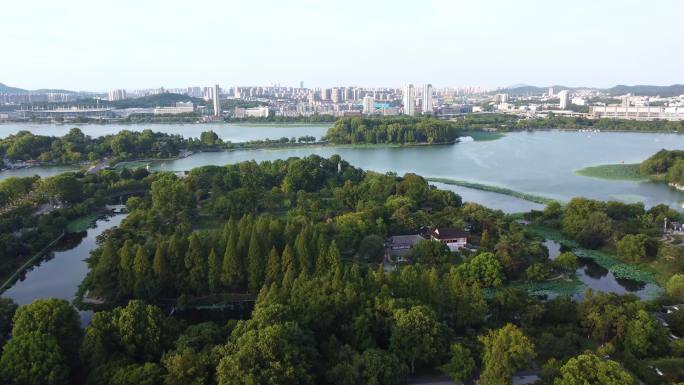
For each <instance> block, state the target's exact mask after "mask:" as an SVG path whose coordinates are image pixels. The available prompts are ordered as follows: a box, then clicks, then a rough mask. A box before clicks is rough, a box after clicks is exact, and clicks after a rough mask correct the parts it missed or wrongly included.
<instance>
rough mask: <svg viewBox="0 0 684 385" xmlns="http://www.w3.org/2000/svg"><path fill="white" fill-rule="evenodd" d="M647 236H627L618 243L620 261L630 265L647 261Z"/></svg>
mask: <svg viewBox="0 0 684 385" xmlns="http://www.w3.org/2000/svg"><path fill="white" fill-rule="evenodd" d="M647 242H648V236H646V235H645V234H636V235H632V234H627V235H625V236H624V237H622V239H621V240H619V241H618V242H617V254H618V257H619V258H620V259H622V260H623V261H626V262H630V263H640V262H642V261H644V260H645V259H646V243H647Z"/></svg>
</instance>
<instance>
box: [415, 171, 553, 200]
mask: <svg viewBox="0 0 684 385" xmlns="http://www.w3.org/2000/svg"><path fill="white" fill-rule="evenodd" d="M425 179H426V180H428V181H430V182H438V183H444V184H450V185H454V186H461V187H467V188H471V189H475V190H482V191H488V192H493V193H497V194H504V195H509V196H512V197H515V198H519V199H523V200H526V201H530V202H534V203H539V204H542V205H545V204H549V203H551V202H553V201H554V200H553V199H551V198H546V197H543V196H539V195H534V194H528V193H524V192H520V191H515V190H511V189H509V188H505V187H499V186H491V185H486V184H482V183H475V182H468V181H464V180H458V179H451V178H435V177H428V178H425Z"/></svg>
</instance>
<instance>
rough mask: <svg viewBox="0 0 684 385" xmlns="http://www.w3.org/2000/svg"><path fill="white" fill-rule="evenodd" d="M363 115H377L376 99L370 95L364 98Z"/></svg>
mask: <svg viewBox="0 0 684 385" xmlns="http://www.w3.org/2000/svg"><path fill="white" fill-rule="evenodd" d="M363 113H364V114H367V115H370V114H374V113H375V99H373V97H372V96H370V95H366V96H364V97H363Z"/></svg>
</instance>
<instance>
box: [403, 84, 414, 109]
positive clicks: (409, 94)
mask: <svg viewBox="0 0 684 385" xmlns="http://www.w3.org/2000/svg"><path fill="white" fill-rule="evenodd" d="M415 114H416V88H415V87H413V84H409V85H406V86H404V115H408V116H414V115H415Z"/></svg>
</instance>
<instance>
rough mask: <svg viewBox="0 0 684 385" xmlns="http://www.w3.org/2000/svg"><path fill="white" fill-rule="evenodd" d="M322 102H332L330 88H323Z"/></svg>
mask: <svg viewBox="0 0 684 385" xmlns="http://www.w3.org/2000/svg"><path fill="white" fill-rule="evenodd" d="M321 100H322V101H325V100H330V88H321Z"/></svg>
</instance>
